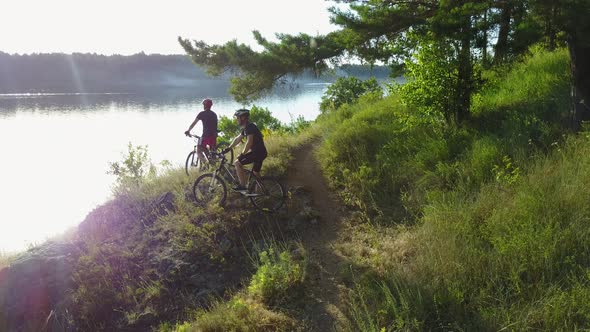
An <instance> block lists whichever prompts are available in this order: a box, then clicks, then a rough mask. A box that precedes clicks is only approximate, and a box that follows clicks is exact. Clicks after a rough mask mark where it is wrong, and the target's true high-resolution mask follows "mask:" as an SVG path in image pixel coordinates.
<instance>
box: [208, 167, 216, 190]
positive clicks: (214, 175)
mask: <svg viewBox="0 0 590 332" xmlns="http://www.w3.org/2000/svg"><path fill="white" fill-rule="evenodd" d="M216 185H217V170H215V171H213V179H212V180H211V183H209V192H213V189H214V188H215V186H216Z"/></svg>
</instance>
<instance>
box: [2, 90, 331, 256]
mask: <svg viewBox="0 0 590 332" xmlns="http://www.w3.org/2000/svg"><path fill="white" fill-rule="evenodd" d="M325 89H326V84H321V83H316V84H313V83H312V84H301V85H300V86H299V87H298V88H295V89H283V90H281V91H277V92H276V93H274V94H272V95H270V96H268V97H266V98H264V99H262V100H260V101H258V102H257V103H256V104H257V105H260V106H263V107H268V108H269V109H270V110H271V111H272V113H273V114H274V115H275V116H276V117H277V118H279V119H280V120H281V121H283V122H286V123H287V122H290V121H291V119H292V118H294V117H296V116H298V115H303V116H304V117H305V118H306V119H308V120H309V119H314V118H315V117H316V116H317V115H318V113H319V109H318V103H319V100H320V97H321V95H322V93H323V91H324V90H325ZM204 96H210V97H212V98H213V99H214V102H215V105H214V107H213V109H214V110H215V111H216V112H217V113H218V114H221V115H231V114H232V113H233V111H234V110H235V109H236V108H239V107H241V105H239V104H237V103H236V102H234V101H233V100H232V99H231V98H230V97H229V96H227V95H226V94H224V93H220V94H219V95H216V94H215V93H214V92H208V93H205V92H203V91H199V92H194V94H193V93H186V92H183V93H179V92H178V91H175V92H171V93H170V92H169V93H167V94H162V93H158V94H82V95H81V94H45V95H18V94H13V95H0V158H1V159H0V252H11V251H17V250H22V249H24V248H26V247H27V246H29V245H31V244H36V243H40V242H42V241H44V240H45V239H47V238H49V237H52V236H54V235H57V234H60V233H63V232H64V231H66V230H67V229H69V228H71V227H73V226H76V225H77V224H78V223H79V222H80V221H82V220H83V219H84V217H85V216H86V214H88V212H90V211H91V210H92V209H93V208H95V207H96V206H97V205H100V204H102V203H104V202H106V201H107V200H108V199H109V198H110V197H111V188H112V185H113V182H114V178H113V176H112V175H108V174H107V170H108V163H109V162H110V161H116V160H120V159H121V156H122V154H123V153H124V152H125V151H126V149H127V144H128V143H129V142H131V143H133V144H134V145H138V144H140V145H147V146H148V149H149V155H150V158H151V159H152V161H153V162H155V163H158V162H160V161H162V160H169V161H171V162H173V163H174V164H177V165H181V164H182V163H183V162H184V160H185V157H186V154H187V153H188V152H189V151H190V150H191V149H192V144H193V143H192V142H191V141H190V140H189V139H187V138H186V137H185V136H184V135H183V132H184V131H185V130H186V128H187V127H188V126H189V124H190V122H191V121H192V120H193V119H194V117H195V115H196V113H197V111H199V110H200V109H201V105H200V100H201V99H202V98H203V97H204ZM200 131H201V128H200V124H199V126H198V127H197V129H196V132H197V133H200Z"/></svg>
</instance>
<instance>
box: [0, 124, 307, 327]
mask: <svg viewBox="0 0 590 332" xmlns="http://www.w3.org/2000/svg"><path fill="white" fill-rule="evenodd" d="M314 130H315V129H314V128H313V127H312V128H310V129H308V130H306V131H305V132H304V133H302V134H300V135H286V134H284V135H280V134H277V135H270V136H269V137H267V147H268V149H269V153H270V154H271V156H270V157H269V158H268V159H267V162H266V163H265V174H273V175H279V176H280V175H281V174H283V173H284V172H285V170H286V167H287V165H288V163H289V161H290V157H289V156H290V151H291V150H292V149H295V148H297V147H298V146H300V145H302V144H305V142H307V141H308V140H310V139H312V138H313V137H315V136H316V135H317V134H316V132H315V131H314ZM134 158H135V159H133V160H130V159H128V160H127V162H128V163H127V164H125V163H123V165H132V164H134V165H136V166H139V165H141V164H142V163H145V160H141V159H142V158H141V151H140V150H134ZM144 170H145V169H144ZM192 181H194V178H192V179H189V178H188V177H187V176H186V175H185V174H184V171H183V170H180V169H166V170H163V171H162V172H161V174H159V175H157V176H152V175H149V172H147V171H146V172H144V173H143V175H141V176H139V177H134V178H132V179H131V178H125V179H123V180H122V181H120V182H119V183H118V186H117V188H116V196H115V198H114V199H113V200H112V201H110V202H108V203H106V204H104V205H103V206H100V207H98V208H97V209H96V210H94V211H92V212H91V213H90V214H89V215H88V217H87V218H86V219H85V221H84V222H82V223H81V224H80V226H79V228H78V231H77V232H76V233H75V234H73V235H72V236H71V237H69V238H67V239H63V240H57V241H53V242H48V243H47V244H43V245H41V246H40V248H39V250H37V249H32V251H31V250H30V251H28V252H25V253H23V254H21V255H19V256H18V261H19V262H23V263H22V264H20V265H18V266H12V267H10V268H9V269H8V270H5V271H2V273H1V274H0V277H5V278H4V279H2V278H0V282H3V283H5V282H8V283H12V285H13V286H14V285H15V284H16V283H18V282H19V280H28V279H27V278H31V279H35V280H32V282H34V283H35V285H31V288H32V289H33V288H35V287H40V288H41V289H46V290H47V292H48V294H49V295H48V296H47V299H46V300H45V299H43V300H42V301H41V302H39V299H36V298H31V299H30V301H35V302H39V303H41V304H43V303H45V304H43V305H42V306H41V307H39V308H35V309H34V313H31V315H32V314H34V315H35V317H36V318H35V319H32V316H30V315H29V317H30V319H28V322H24V321H23V320H22V319H21V318H18V317H12V316H10V312H9V311H6V312H3V313H2V314H1V315H0V330H2V329H8V330H11V329H17V328H21V327H23V325H22V324H25V323H26V324H27V325H26V326H25V328H26V329H29V330H38V329H40V328H41V326H42V325H44V324H45V319H46V318H47V317H48V316H49V314H50V310H51V309H55V312H54V313H53V314H52V315H51V319H50V320H49V324H50V325H51V326H52V328H54V329H56V330H60V329H65V330H80V331H86V330H93V331H100V330H107V331H112V330H122V329H125V330H146V329H150V327H154V326H157V325H158V324H159V323H160V322H162V321H178V320H180V321H183V320H185V319H189V318H191V317H193V313H194V311H195V310H196V309H197V308H201V307H203V306H204V305H208V304H209V303H210V302H211V301H212V300H214V299H216V298H217V299H220V298H221V297H223V296H225V295H227V294H231V293H232V292H233V291H232V290H233V289H236V288H239V286H240V284H241V283H242V282H243V281H244V279H247V278H249V277H250V276H251V275H252V274H253V273H255V272H256V270H257V268H258V267H261V266H262V267H265V268H267V270H268V269H270V270H272V268H269V267H268V266H271V267H273V266H279V267H280V266H283V267H284V266H285V265H286V264H283V265H281V264H278V263H280V262H283V263H284V261H281V260H279V261H278V263H277V264H275V259H274V256H272V255H271V256H272V257H271V258H270V259H269V261H268V262H266V263H264V264H263V263H261V262H260V261H259V260H258V258H257V257H258V256H259V254H261V253H263V252H266V254H268V253H269V250H270V252H272V250H275V251H279V252H278V254H279V256H280V255H283V256H284V255H287V257H286V259H287V258H291V256H290V255H291V253H290V251H289V250H287V248H288V247H286V245H284V246H283V245H282V244H280V243H278V242H276V241H274V240H272V239H275V238H277V239H281V240H284V241H290V240H289V237H290V235H291V234H290V232H293V231H296V227H299V226H297V225H294V226H293V225H291V224H293V223H288V224H289V227H290V228H289V229H281V230H280V232H279V233H275V232H277V231H278V230H277V229H276V228H277V227H279V226H277V225H280V224H285V223H282V222H281V221H283V220H285V219H289V218H290V216H289V215H288V214H287V213H283V214H278V215H264V214H260V213H257V212H255V211H253V210H252V209H251V207H250V205H249V202H246V201H244V200H242V199H236V198H235V197H234V198H231V199H230V204H229V206H228V207H227V208H226V209H222V208H220V207H207V208H200V207H197V206H195V205H194V203H193V202H192V198H191V197H192V196H191V190H192ZM232 197H233V196H232ZM290 204H296V203H294V202H290ZM291 226H293V227H295V228H292V227H291ZM291 228H292V229H291ZM275 234H279V235H278V236H277V235H275ZM271 240H272V241H271ZM56 242H64V243H63V244H64V246H66V247H67V248H75V250H73V249H72V250H69V249H68V252H67V253H64V254H66V255H67V257H68V258H67V263H64V264H68V269H67V271H71V274H69V272H68V275H65V276H64V275H63V273H65V272H63V271H65V269H59V271H56V272H57V273H60V271H62V272H61V273H62V275H55V276H54V275H51V273H52V272H50V273H49V275H48V276H45V275H44V277H43V279H39V278H37V276H35V275H33V274H31V275H18V274H19V273H27V272H26V271H29V270H31V269H28V268H27V264H36V263H34V261H33V260H31V259H30V258H29V256H32V255H33V251H35V252H41V253H42V252H45V249H44V248H45V247H47V248H52V247H53V246H56V245H57V246H58V247H59V246H60V245H61V244H60V243H56ZM267 247H268V248H267ZM59 248H61V247H59ZM266 254H265V255H266ZM61 255H62V254H56V255H55V256H54V257H55V258H53V257H52V258H51V259H56V260H60V262H61V257H65V256H61ZM283 256H280V257H283ZM35 257H39V258H38V259H41V260H43V255H42V254H41V255H37V256H35ZM35 259H37V258H35ZM11 260H12V258H11V259H10V260H9V258H6V264H7V265H9V263H10V261H11ZM2 262H3V263H2V264H4V258H2ZM29 262H31V263H29ZM253 263H254V264H253ZM300 266H303V265H302V264H301V262H299V261H297V262H292V264H291V265H290V266H287V267H285V268H295V267H297V268H299V267H300ZM301 269H303V267H301ZM18 271H25V272H18ZM269 273H270V274H271V275H272V272H268V273H267V274H269ZM301 275H302V276H303V275H304V271H303V270H302V271H301ZM45 277H47V278H45ZM254 277H256V274H254ZM54 279H55V280H67V283H66V284H64V286H60V287H67V288H68V291H67V292H65V293H63V294H62V293H59V292H54V290H53V289H51V287H53V286H51V285H53V283H52V282H51V280H54ZM47 280H50V281H47ZM252 282H254V281H252ZM37 283H38V285H37ZM293 283H294V284H296V283H297V282H296V281H293ZM6 286H7V287H4V286H3V287H2V289H0V308H4V307H3V306H7V307H10V306H12V305H13V304H15V299H14V298H13V297H15V296H16V298H18V299H21V300H22V299H25V298H27V297H28V296H33V297H34V296H35V294H32V293H31V292H29V291H28V290H27V289H25V288H26V287H25V286H24V285H20V286H19V290H18V291H17V292H16V293H15V292H11V291H9V290H10V289H11V287H12V286H11V284H9V285H6ZM257 287H258V288H262V289H272V287H273V285H270V286H268V285H263V286H257ZM20 288H22V289H20ZM253 288H256V287H254V286H253ZM21 293H22V294H21ZM246 293H247V294H250V293H252V292H250V291H248V292H244V294H246ZM253 294H256V292H254V293H253ZM263 294H265V296H258V295H251V296H250V295H248V297H245V296H242V295H236V296H235V299H234V300H232V301H234V302H235V301H238V300H237V299H242V298H244V299H246V300H247V301H246V300H245V302H244V303H248V304H252V306H251V309H252V310H253V312H257V313H260V312H266V313H267V314H268V316H269V317H273V318H272V319H276V322H277V324H283V323H288V324H293V320H292V319H291V318H288V319H287V318H285V319H284V320H283V319H282V318H281V317H282V316H281V314H280V313H276V314H275V313H273V312H271V311H270V310H267V309H264V308H265V305H266V304H265V302H264V301H263V300H264V299H266V298H267V296H266V293H264V292H263ZM43 296H45V295H43ZM273 296H276V295H273ZM273 296H270V297H273ZM27 301H28V300H27ZM216 301H219V300H216ZM235 303H237V302H235ZM249 308H250V307H249V306H244V307H243V308H242V309H241V310H242V311H241V312H242V313H243V312H245V310H246V309H249ZM19 310H20V309H19ZM22 310H24V312H26V311H27V308H26V307H23V308H22ZM30 310H33V309H30ZM2 311H3V309H2ZM279 318H281V319H279ZM269 319H270V318H269ZM237 324H238V325H239V323H237Z"/></svg>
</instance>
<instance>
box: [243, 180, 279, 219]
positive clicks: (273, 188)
mask: <svg viewBox="0 0 590 332" xmlns="http://www.w3.org/2000/svg"><path fill="white" fill-rule="evenodd" d="M248 189H249V192H250V193H249V195H250V201H251V202H252V205H254V206H255V207H256V208H257V209H258V210H260V211H265V212H274V211H277V210H278V209H280V208H281V207H282V206H283V204H284V203H285V199H286V194H285V188H283V185H282V184H281V183H280V182H279V181H277V180H276V179H275V178H273V177H269V176H263V177H261V178H255V179H254V181H252V182H251V183H250V187H249V188H248Z"/></svg>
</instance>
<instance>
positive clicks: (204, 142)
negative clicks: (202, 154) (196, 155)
mask: <svg viewBox="0 0 590 332" xmlns="http://www.w3.org/2000/svg"><path fill="white" fill-rule="evenodd" d="M201 146H202V147H205V148H206V147H207V146H209V148H210V149H211V150H215V147H216V146H217V137H215V136H208V137H203V138H201Z"/></svg>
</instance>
